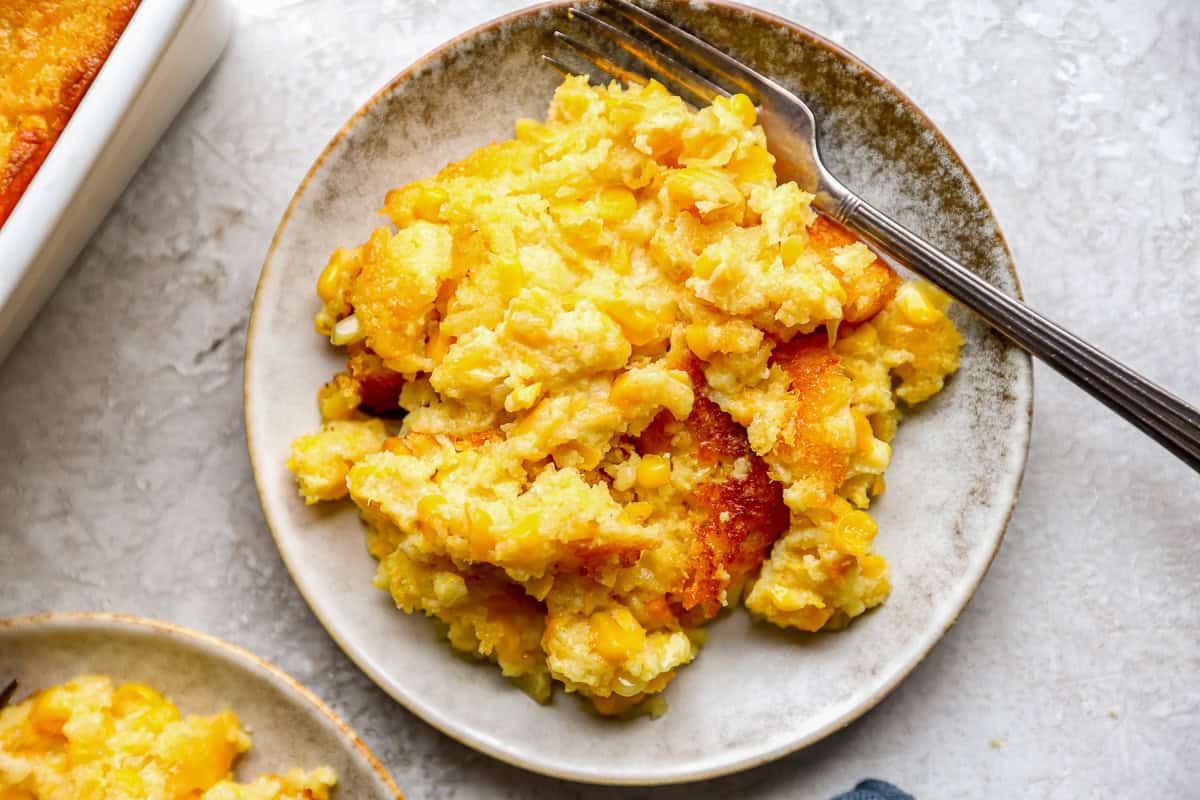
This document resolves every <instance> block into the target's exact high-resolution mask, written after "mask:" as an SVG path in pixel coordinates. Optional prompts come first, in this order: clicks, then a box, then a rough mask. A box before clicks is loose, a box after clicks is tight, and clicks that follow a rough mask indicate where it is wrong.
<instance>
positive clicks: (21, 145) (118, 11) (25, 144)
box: [0, 0, 140, 225]
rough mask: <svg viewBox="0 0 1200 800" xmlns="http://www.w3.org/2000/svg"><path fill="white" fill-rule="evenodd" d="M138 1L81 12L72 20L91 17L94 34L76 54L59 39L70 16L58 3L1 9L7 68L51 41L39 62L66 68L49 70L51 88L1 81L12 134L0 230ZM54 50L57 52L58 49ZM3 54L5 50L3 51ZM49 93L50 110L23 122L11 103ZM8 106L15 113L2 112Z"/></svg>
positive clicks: (73, 43)
mask: <svg viewBox="0 0 1200 800" xmlns="http://www.w3.org/2000/svg"><path fill="white" fill-rule="evenodd" d="M139 2H140V0H108V1H107V2H96V3H91V4H87V5H84V6H82V7H81V8H80V9H78V10H75V11H74V13H75V14H90V15H93V16H94V17H95V21H94V26H95V28H94V29H93V32H94V33H96V34H97V35H95V36H91V37H89V38H88V40H87V41H86V42H84V44H83V47H84V48H86V49H83V50H78V49H76V48H78V47H79V43H78V41H77V40H76V39H75V38H74V35H72V34H62V33H61V29H59V28H56V27H55V25H56V24H58V25H61V21H62V18H63V17H64V16H67V15H69V14H71V9H64V8H62V6H63V5H64V3H62V2H61V0H36V1H35V2H19V3H15V4H8V5H10V6H12V7H11V8H10V9H0V17H3V21H4V22H5V23H7V25H6V27H9V30H10V35H9V36H7V37H6V42H11V44H10V45H8V46H9V47H11V48H12V49H13V52H10V53H8V54H6V55H7V56H8V57H7V58H4V59H3V60H4V61H5V62H11V61H12V60H14V59H15V58H19V57H20V54H21V53H23V52H24V51H27V50H29V49H30V48H31V45H30V41H31V40H33V41H36V40H37V39H39V38H41V39H45V40H47V41H49V44H48V46H47V47H46V48H44V49H42V50H40V51H38V54H37V55H38V57H40V58H41V59H43V60H44V61H45V62H46V63H47V64H49V63H51V62H57V63H59V64H63V63H64V62H65V65H66V70H65V72H63V73H61V74H56V72H55V71H53V70H48V71H47V72H48V74H51V75H54V76H55V78H56V80H57V87H55V86H41V85H36V84H34V85H26V86H23V87H16V86H13V85H12V83H14V82H16V80H17V78H16V77H13V76H6V77H0V84H3V83H5V82H8V83H9V85H8V86H6V87H4V88H6V89H7V92H3V93H0V100H8V101H9V102H6V103H0V115H2V116H4V117H7V118H8V119H7V120H5V121H6V122H7V123H8V124H7V125H5V126H4V127H5V128H9V129H11V130H12V133H11V138H10V141H9V142H8V143H7V148H6V149H7V151H8V155H7V158H6V159H4V163H3V164H2V165H0V225H3V224H4V222H5V220H7V219H8V216H9V214H11V213H12V210H13V208H14V207H15V206H16V204H17V201H18V200H20V199H21V195H22V194H24V192H25V189H26V188H27V187H28V186H29V182H30V181H32V180H33V176H34V175H35V174H36V173H37V171H38V169H39V168H40V167H41V165H42V162H43V161H45V159H46V156H47V155H48V154H49V153H50V149H51V148H52V147H53V146H54V143H55V142H56V141H57V140H58V137H59V134H61V133H62V130H63V128H65V127H66V125H67V122H68V121H69V120H70V119H71V115H72V114H74V113H75V109H76V107H77V106H78V105H79V101H80V100H82V99H83V96H84V94H85V93H86V92H87V90H88V87H89V86H91V84H92V81H93V80H94V79H95V77H96V75H97V73H99V72H100V68H101V67H102V66H104V62H105V60H106V59H107V58H108V54H109V53H110V52H111V51H112V48H113V47H114V46H115V45H116V43H117V39H119V38H120V36H121V33H122V32H123V31H124V30H125V27H126V26H127V25H128V24H129V20H130V18H131V17H132V16H133V12H134V11H136V10H137V7H138V3H139ZM60 35H61V36H68V37H69V38H67V39H66V41H65V43H62V44H58V43H55V42H53V38H54V37H56V36H60ZM56 45H57V46H56ZM5 49H7V48H5ZM44 92H50V93H52V94H54V95H56V97H57V99H56V101H55V102H54V104H53V105H52V106H51V107H50V108H47V109H44V110H42V112H41V113H40V114H39V115H36V116H27V115H26V114H21V113H19V112H20V110H21V109H20V108H18V107H15V103H14V97H15V98H17V99H18V100H19V99H21V98H22V97H23V96H25V97H28V96H33V95H35V94H37V93H44ZM10 103H14V107H8V108H5V107H3V106H8V105H9V104H10Z"/></svg>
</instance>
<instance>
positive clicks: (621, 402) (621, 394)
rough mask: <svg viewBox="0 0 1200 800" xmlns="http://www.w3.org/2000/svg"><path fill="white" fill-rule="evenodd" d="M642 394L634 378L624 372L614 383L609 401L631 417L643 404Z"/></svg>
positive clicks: (609, 394)
mask: <svg viewBox="0 0 1200 800" xmlns="http://www.w3.org/2000/svg"><path fill="white" fill-rule="evenodd" d="M640 394H641V393H640V392H639V391H638V387H637V385H636V384H635V383H634V381H633V378H631V377H629V373H628V372H622V373H621V374H620V375H618V376H617V379H616V380H614V381H613V385H612V389H611V390H610V391H609V393H608V401H609V402H610V403H612V404H613V405H614V406H616V407H617V408H619V409H621V410H622V411H623V412H624V413H625V415H626V416H631V415H633V414H634V413H636V412H637V408H638V406H639V405H640V404H641V403H640V401H641V397H640Z"/></svg>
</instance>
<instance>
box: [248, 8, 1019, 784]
mask: <svg viewBox="0 0 1200 800" xmlns="http://www.w3.org/2000/svg"><path fill="white" fill-rule="evenodd" d="M681 1H683V2H686V0H681ZM576 2H577V0H544V1H543V2H539V3H536V4H534V5H530V6H526V7H523V8H519V9H516V10H514V11H511V12H508V13H506V14H503V15H500V16H498V17H495V18H493V19H489V20H487V21H485V22H482V23H480V24H478V25H475V26H472V27H470V28H468V29H467V30H465V31H463V32H461V33H459V34H457V35H455V36H453V37H451V38H450V39H447V40H446V41H444V42H442V43H441V44H439V45H437V46H436V47H434V48H433V49H431V50H429V51H428V52H427V53H425V54H424V55H422V56H420V57H419V58H417V59H416V60H415V61H413V62H412V63H410V64H409V65H408V66H406V67H404V68H403V69H402V70H401V71H400V72H398V73H396V75H395V76H393V77H392V78H391V79H390V80H388V81H387V82H386V83H384V84H383V85H382V86H381V87H380V88H379V89H378V90H376V91H375V92H374V93H373V94H372V95H371V96H370V97H369V98H368V99H367V100H366V101H365V102H363V103H362V105H360V106H359V107H358V108H357V109H355V110H354V112H353V113H351V115H350V116H349V117H348V118H347V120H346V121H345V122H344V123H343V124H342V125H341V126H340V127H339V128H338V130H337V131H336V132H335V133H334V135H333V136H332V137H331V138H330V140H329V142H328V143H327V144H326V145H325V146H324V147H323V148H322V149H321V152H320V153H319V154H318V155H317V157H316V159H314V161H313V163H312V165H311V166H310V167H309V169H308V171H307V172H306V173H305V174H304V177H303V178H302V179H301V181H300V183H299V184H298V185H297V187H296V189H295V191H294V192H293V194H292V197H291V199H290V200H289V201H288V204H287V207H286V208H285V209H284V212H283V215H282V217H281V218H280V221H279V225H278V226H277V227H276V229H275V233H274V234H273V235H272V237H271V242H270V245H269V247H268V248H267V253H266V255H265V257H264V259H263V266H262V270H261V272H260V274H259V278H258V281H257V283H256V284H255V289H254V300H253V302H252V304H251V309H250V318H249V322H248V324H247V328H246V347H245V355H244V359H243V367H242V405H243V420H244V429H245V437H246V448H247V451H248V454H249V458H250V466H251V472H252V473H253V476H254V485H255V491H256V492H257V494H258V499H259V506H260V507H261V509H262V512H263V517H264V520H265V521H266V524H267V529H268V530H269V531H270V533H271V538H272V539H273V540H274V541H275V546H276V549H277V550H278V551H279V556H280V558H281V559H282V561H283V563H284V566H285V567H286V568H287V571H288V574H289V575H290V576H291V578H292V583H293V585H295V587H296V589H297V590H298V591H299V592H300V594H301V596H302V597H303V598H304V601H305V602H306V603H307V604H308V607H309V610H310V611H312V613H313V616H314V617H316V619H317V621H318V622H319V623H320V624H321V627H322V628H324V629H325V631H326V632H327V633H328V634H329V636H330V637H331V638H332V639H333V640H334V641H335V642H336V643H337V645H338V647H340V648H341V649H342V652H343V653H345V654H346V656H347V657H348V658H349V659H350V660H351V661H353V662H354V664H355V666H357V667H358V668H359V670H360V671H362V672H363V674H365V675H366V676H367V677H368V678H370V679H371V681H372V682H373V683H375V684H376V685H377V686H378V687H380V688H381V689H382V690H383V691H384V692H385V693H387V694H388V696H390V697H391V698H392V699H393V700H395V701H396V702H397V703H399V704H400V705H401V706H403V707H404V708H405V709H406V710H407V711H409V712H410V713H412V714H413V715H414V716H416V717H418V718H419V719H420V720H422V721H423V722H425V723H427V724H428V725H430V726H431V727H433V728H434V729H435V730H437V731H439V732H441V733H443V734H445V735H446V736H449V737H450V738H452V739H454V740H455V741H457V742H460V743H461V744H464V745H466V746H468V747H470V748H472V749H473V750H476V751H477V752H481V753H484V754H486V755H488V756H490V757H492V758H495V759H497V760H499V761H501V762H504V763H506V764H511V765H513V766H516V767H520V768H522V769H525V770H529V771H531V772H535V773H538V774H541V775H546V776H549V777H552V778H559V779H563V780H569V781H578V782H582V783H589V784H596V785H610V786H666V785H674V784H684V783H694V782H697V781H704V780H711V779H713V778H719V777H722V776H726V775H731V774H734V773H738V772H743V771H745V770H749V769H753V768H754V767H758V766H762V765H764V764H768V763H770V762H772V761H776V760H778V759H780V758H783V757H785V756H788V755H791V754H793V753H796V752H799V751H800V750H803V749H804V748H806V747H809V746H811V745H813V744H816V743H817V742H819V741H821V740H823V739H825V738H827V737H829V736H830V735H832V734H834V733H836V732H837V731H839V730H842V729H843V728H845V727H847V726H849V725H850V724H852V723H853V722H855V721H856V720H858V719H859V718H861V717H862V716H863V715H865V714H866V713H867V712H869V711H871V710H872V709H874V708H875V707H876V706H878V705H879V703H881V702H882V701H883V700H884V699H885V698H886V697H887V696H888V695H890V694H891V693H892V692H893V691H895V689H896V688H897V687H898V686H899V685H900V684H901V683H903V682H904V681H905V679H906V678H908V676H909V675H911V674H912V672H913V671H914V670H915V669H916V668H917V667H918V666H919V665H920V664H922V663H923V662H924V661H925V659H926V658H927V657H928V656H929V654H930V653H931V652H932V651H933V649H934V648H935V647H937V645H938V644H940V643H941V641H942V639H944V638H945V636H946V633H948V632H949V630H950V629H951V628H952V627H954V625H955V624H956V623H957V622H958V619H959V617H961V615H962V613H963V611H965V610H966V607H967V605H969V603H970V601H971V599H972V598H973V597H974V596H975V593H976V592H977V591H978V589H979V587H980V585H981V584H982V583H983V579H984V578H985V577H986V576H987V573H988V571H989V570H990V569H991V566H992V563H993V562H994V561H995V559H996V555H997V553H999V551H1000V546H1001V544H1002V543H1003V541H1004V535H1005V533H1006V532H1007V530H1008V526H1009V524H1010V522H1011V521H1012V516H1013V512H1014V511H1015V510H1016V506H1017V502H1018V500H1019V498H1020V494H1021V486H1022V483H1023V482H1024V477H1025V470H1026V466H1027V464H1028V460H1029V446H1030V440H1031V434H1032V427H1033V404H1034V374H1033V359H1032V357H1031V356H1030V355H1029V354H1028V353H1027V352H1024V351H1022V350H1020V349H1018V348H1017V347H1016V346H1015V345H1012V344H1007V345H1006V352H1015V353H1017V354H1018V356H1020V358H1019V361H1018V365H1017V367H1018V371H1017V384H1018V385H1023V386H1024V387H1025V392H1024V393H1023V394H1024V397H1025V398H1026V402H1025V408H1024V409H1021V408H1020V406H1019V405H1018V406H1017V408H1016V412H1017V416H1018V425H1017V426H1015V427H1014V429H1013V430H1014V432H1015V434H1016V438H1015V439H1014V442H1013V444H1014V450H1015V456H1016V468H1015V481H1014V483H1013V490H1012V497H1011V499H1009V500H1008V508H1007V510H1006V512H1005V514H1004V519H1003V522H1002V523H1001V524H1000V526H999V530H998V531H997V532H996V534H995V536H994V544H993V545H992V548H991V552H990V553H988V554H987V560H986V563H985V564H984V565H983V568H982V569H981V570H980V571H979V574H978V575H977V576H975V577H974V579H973V580H972V582H971V584H970V586H969V588H968V589H967V590H966V592H965V596H964V597H963V598H962V601H961V602H960V603H959V604H958V607H957V608H956V609H955V611H954V613H953V615H952V616H951V617H950V619H949V620H948V621H946V623H945V625H944V626H943V627H942V629H941V630H940V631H938V632H937V633H936V635H935V636H933V637H932V638H930V640H929V641H928V642H927V643H926V644H925V645H923V646H921V647H920V648H919V652H918V653H917V654H916V655H915V656H914V657H913V658H912V660H911V661H910V662H909V663H907V664H902V665H901V666H900V668H899V669H897V670H896V671H895V672H894V673H893V674H892V675H890V676H888V678H887V680H885V681H884V682H883V683H882V684H881V685H880V686H879V687H878V688H876V690H875V691H874V692H872V693H871V694H870V695H868V696H867V697H866V698H864V699H863V700H861V701H860V702H858V703H856V704H855V705H854V706H853V707H852V708H850V709H849V710H847V711H845V712H843V713H842V714H840V715H838V716H837V717H836V718H834V719H832V720H830V721H829V722H828V723H826V724H825V725H823V726H821V727H820V728H818V729H816V730H814V731H812V732H810V733H809V734H807V735H806V736H802V737H798V738H796V739H794V740H791V741H789V742H787V743H786V744H784V745H781V746H778V747H775V748H773V749H771V750H769V751H765V752H762V753H758V754H757V755H753V756H745V757H741V758H737V759H733V760H729V761H726V762H721V763H717V764H713V765H709V766H698V767H691V768H688V769H684V770H676V771H666V772H656V773H644V772H638V773H632V772H631V773H625V774H615V775H614V774H600V773H596V772H589V771H584V770H580V769H577V768H571V767H562V766H556V765H554V764H553V763H549V762H544V761H538V760H534V759H533V758H529V757H526V756H523V755H522V754H520V753H514V752H511V751H508V750H505V749H503V748H501V747H497V746H494V745H492V744H491V743H490V742H489V741H487V740H486V739H485V738H483V737H479V736H477V735H476V734H475V733H474V732H472V731H471V730H470V729H469V728H466V727H464V726H462V725H460V724H459V723H457V722H455V721H453V720H452V719H450V718H445V717H443V716H442V715H441V714H440V713H439V712H438V711H437V710H436V709H434V708H426V707H425V706H424V705H423V704H422V702H421V701H420V700H419V699H418V698H416V697H410V696H409V693H408V692H406V691H404V690H402V689H401V688H400V687H397V686H394V685H393V681H392V680H391V679H390V678H388V677H387V676H385V675H383V674H382V672H381V671H380V670H378V669H376V668H375V666H374V665H373V664H372V662H371V660H370V658H368V657H367V656H366V654H365V653H363V652H362V651H361V650H360V649H359V648H358V647H357V646H356V645H355V644H353V643H352V642H350V641H349V640H348V639H346V638H345V637H343V635H342V634H341V632H340V631H339V630H338V629H337V627H336V626H335V625H332V624H331V623H330V622H328V621H327V620H326V619H325V617H324V614H323V613H322V611H321V610H320V608H319V606H318V604H317V603H315V602H314V600H313V598H312V597H311V596H310V593H309V588H308V587H307V586H306V585H305V584H304V583H303V582H302V581H301V580H300V577H299V574H298V571H297V570H296V569H295V568H294V567H293V565H292V563H291V560H290V557H289V555H288V553H287V550H286V548H285V547H284V546H283V543H282V542H281V539H280V534H279V532H278V530H277V527H278V525H277V522H276V520H275V519H274V517H273V514H272V510H271V507H270V505H269V504H268V503H267V502H266V498H265V495H264V491H263V485H264V480H263V479H262V478H261V477H260V476H261V475H264V474H265V472H264V470H263V467H262V464H263V461H262V455H261V454H260V453H258V452H257V451H256V450H255V446H254V439H255V437H254V435H253V434H252V431H253V429H254V422H253V414H252V413H251V406H252V403H253V401H252V399H251V393H250V390H249V387H250V377H251V368H252V367H251V365H252V360H253V355H254V352H253V351H254V341H255V331H256V327H257V322H258V317H259V313H258V312H259V310H260V306H261V304H262V303H263V285H264V284H265V282H266V278H267V273H268V271H269V270H270V268H271V266H272V262H273V259H274V256H275V250H276V247H277V245H278V244H279V241H280V238H281V237H282V235H283V232H284V229H285V228H286V227H287V226H288V223H289V221H290V220H291V216H292V213H293V211H294V210H295V208H296V206H297V204H298V203H299V202H300V199H301V197H302V196H303V195H304V194H305V192H306V191H307V189H308V187H309V183H310V182H311V181H312V179H313V178H314V177H315V176H316V174H317V172H318V171H319V170H320V168H321V166H322V164H323V163H324V162H325V159H326V158H327V157H328V156H329V155H330V154H331V153H332V152H333V150H334V149H335V148H336V147H337V146H338V144H339V143H340V142H341V141H342V139H343V138H345V137H346V136H347V135H348V134H349V133H350V131H351V130H352V129H353V128H354V127H355V126H356V125H357V124H358V122H359V121H360V120H361V119H362V118H363V117H364V116H365V115H366V114H367V113H368V112H369V111H370V109H371V108H372V107H373V106H374V105H375V104H376V103H378V102H379V101H380V100H382V99H383V98H384V97H386V96H387V95H389V94H391V93H392V92H393V91H395V89H396V88H397V87H398V86H400V85H402V84H403V83H404V82H406V81H408V80H410V79H411V78H412V77H414V76H415V75H416V74H417V73H419V72H420V71H421V70H422V69H424V68H425V67H426V66H427V65H429V64H431V63H434V62H436V61H438V60H439V59H441V58H443V57H444V56H446V55H447V54H449V53H451V52H452V51H453V50H454V49H455V48H457V47H458V46H460V45H461V44H462V43H464V42H466V41H468V40H470V39H473V38H475V37H478V36H479V35H481V34H484V33H487V32H488V31H491V30H494V29H496V28H499V27H502V26H504V25H507V24H509V23H511V22H514V21H516V20H517V19H520V18H523V17H529V16H536V15H538V14H542V13H544V12H546V11H549V10H552V9H556V8H565V7H570V6H572V5H574V4H575V3H576ZM702 5H703V6H705V7H707V6H717V7H723V8H726V9H730V10H733V11H736V12H739V13H742V14H746V15H748V16H750V17H753V18H754V20H755V22H756V23H757V24H761V25H768V26H774V27H776V28H782V29H784V30H785V31H786V32H787V33H789V34H791V35H793V36H797V37H799V38H802V39H806V40H808V41H809V42H811V43H812V44H814V45H816V46H817V47H820V48H823V49H825V50H828V51H830V52H831V53H832V54H833V55H834V56H835V57H837V58H838V59H840V60H842V61H844V62H848V63H849V64H851V65H852V66H854V67H856V68H858V69H860V70H861V71H862V73H863V74H864V75H865V76H866V78H867V79H868V80H870V81H872V82H874V83H875V84H877V85H879V86H881V87H883V88H884V89H886V90H887V91H888V92H889V93H891V94H892V95H894V96H895V98H896V99H897V100H898V101H899V102H900V103H901V104H902V105H903V106H904V107H905V108H906V109H907V110H908V111H909V112H910V113H911V114H913V115H914V117H915V118H916V119H917V121H918V122H919V123H920V125H921V128H922V129H923V130H924V131H925V132H927V133H929V134H931V135H932V136H933V137H934V139H935V140H936V142H937V143H938V144H939V145H941V146H942V147H944V148H945V149H946V152H947V153H949V155H950V156H952V157H953V159H954V161H955V162H956V164H957V166H958V167H959V168H961V170H962V172H963V176H964V177H965V179H966V181H967V184H968V185H969V187H970V189H971V190H972V191H973V193H974V194H975V195H976V196H977V197H978V198H979V200H980V204H981V208H980V210H981V211H983V212H985V213H986V215H987V217H988V218H989V219H990V221H991V222H992V225H993V226H994V229H995V236H996V239H997V241H998V242H999V244H1000V246H1001V247H1002V248H1003V250H1004V255H1005V258H1004V265H1003V266H1004V269H1005V271H1006V272H1007V273H1008V275H1009V277H1010V278H1011V280H1012V282H1013V291H1014V296H1015V297H1016V298H1017V299H1019V300H1024V292H1023V290H1022V287H1021V281H1020V276H1019V275H1018V274H1017V270H1016V263H1015V260H1014V259H1013V255H1012V250H1011V248H1010V247H1009V245H1008V241H1007V239H1006V238H1005V236H1004V232H1003V230H1002V229H1001V227H1000V223H999V220H997V219H996V215H995V212H994V211H993V210H992V207H991V203H989V202H988V200H987V197H986V195H985V194H984V193H983V189H982V188H981V187H980V185H979V182H978V180H976V178H975V176H974V174H972V173H971V171H970V169H969V168H968V167H967V165H966V163H965V162H964V161H963V159H962V157H961V156H960V155H959V153H958V151H957V150H955V148H954V147H953V145H951V144H950V142H949V140H947V139H946V136H945V134H943V133H942V131H941V129H940V128H938V126H937V125H936V124H934V122H933V120H931V119H930V118H929V116H928V115H927V114H925V112H924V111H922V110H921V108H920V107H919V106H918V105H917V104H916V103H915V102H914V101H913V100H912V99H911V98H910V97H909V96H908V95H907V94H906V93H905V92H904V91H902V90H901V89H900V88H899V87H898V86H896V85H895V84H894V83H892V82H891V81H890V80H889V79H888V78H886V77H885V76H884V75H883V74H882V73H880V72H879V71H878V70H876V69H874V68H873V67H871V66H870V65H868V64H867V63H866V62H865V61H863V60H862V59H861V58H859V57H858V56H856V55H854V54H853V53H852V52H850V51H849V50H847V49H846V48H845V47H843V46H842V45H840V44H837V43H836V42H833V41H831V40H829V39H827V38H826V37H824V36H822V35H821V34H819V33H817V32H816V31H813V30H811V29H810V28H807V27H805V26H803V25H800V24H799V23H797V22H793V21H791V20H789V19H787V18H785V17H782V16H779V15H777V14H774V13H771V12H768V11H764V10H762V9H759V8H754V7H751V6H747V5H745V4H743V3H740V2H734V0H703V2H702ZM1019 402H1020V400H1019V398H1018V400H1017V403H1019ZM1022 411H1023V412H1024V413H1022Z"/></svg>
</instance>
